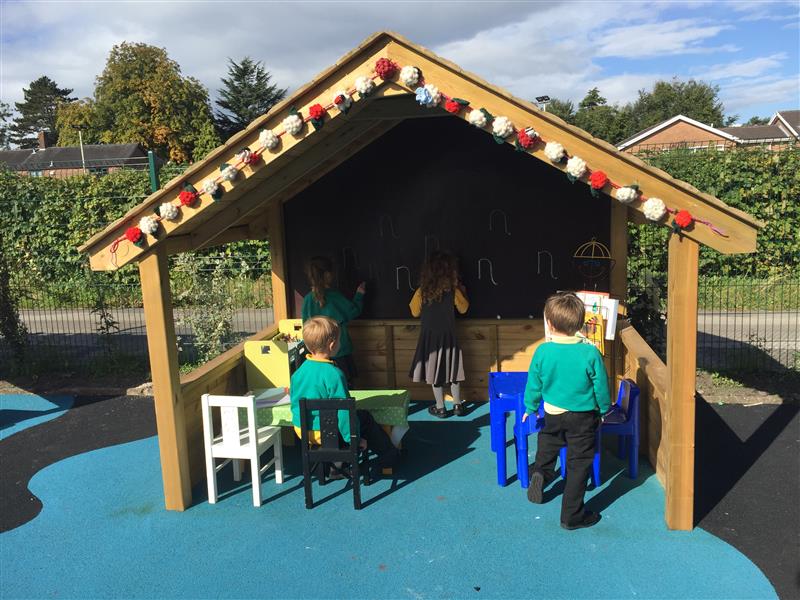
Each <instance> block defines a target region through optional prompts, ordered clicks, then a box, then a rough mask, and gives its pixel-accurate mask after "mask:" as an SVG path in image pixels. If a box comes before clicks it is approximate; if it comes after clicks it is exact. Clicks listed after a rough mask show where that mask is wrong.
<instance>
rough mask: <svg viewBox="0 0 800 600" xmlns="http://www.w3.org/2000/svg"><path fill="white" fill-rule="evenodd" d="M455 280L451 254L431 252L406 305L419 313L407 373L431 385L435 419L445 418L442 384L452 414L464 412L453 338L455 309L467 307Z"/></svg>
mask: <svg viewBox="0 0 800 600" xmlns="http://www.w3.org/2000/svg"><path fill="white" fill-rule="evenodd" d="M466 292H467V291H466V289H465V288H464V286H463V285H462V284H461V283H459V280H458V266H457V263H456V259H455V257H454V256H453V255H451V254H449V253H447V252H441V251H436V252H432V253H431V255H430V256H429V257H428V260H426V261H425V262H424V263H423V265H422V273H421V275H420V286H419V288H418V289H417V291H416V292H414V297H413V298H411V303H410V304H409V307H410V308H411V314H412V315H414V316H415V317H419V316H420V315H421V316H422V323H421V326H420V330H419V341H418V342H417V350H416V352H415V353H414V360H413V362H412V364H411V372H410V373H409V376H410V377H411V379H412V380H413V381H415V382H423V381H424V382H425V383H427V384H429V385H431V386H432V387H433V396H434V398H435V399H436V405H435V406H431V407H430V408H429V409H428V412H430V413H431V414H432V415H435V416H437V417H439V418H442V419H444V418H446V417H447V410H446V409H445V407H444V391H443V390H442V386H444V385H445V384H450V392H451V394H452V395H453V413H455V414H456V415H458V416H462V415H463V414H464V407H463V406H462V404H461V382H462V381H464V361H463V358H462V355H461V348H460V347H459V345H458V340H457V339H456V322H455V310H458V312H459V313H461V314H464V313H465V312H467V309H468V308H469V301H468V300H467V293H466Z"/></svg>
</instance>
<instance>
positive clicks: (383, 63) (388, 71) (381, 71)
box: [375, 58, 399, 81]
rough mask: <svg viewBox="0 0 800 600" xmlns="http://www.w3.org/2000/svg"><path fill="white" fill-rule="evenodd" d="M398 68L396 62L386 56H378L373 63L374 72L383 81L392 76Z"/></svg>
mask: <svg viewBox="0 0 800 600" xmlns="http://www.w3.org/2000/svg"><path fill="white" fill-rule="evenodd" d="M398 68H399V67H398V66H397V63H396V62H394V61H393V60H390V59H388V58H379V59H378V62H376V63H375V72H376V73H377V74H378V77H380V78H381V79H383V80H384V81H386V80H387V79H391V78H392V77H394V76H395V75H396V74H397V70H398Z"/></svg>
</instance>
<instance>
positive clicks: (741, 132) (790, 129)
mask: <svg viewBox="0 0 800 600" xmlns="http://www.w3.org/2000/svg"><path fill="white" fill-rule="evenodd" d="M798 131H800V110H784V111H779V112H777V113H775V115H774V116H773V117H772V119H770V122H769V124H768V125H743V126H739V127H715V126H713V125H706V124H705V123H701V122H699V121H696V120H694V119H691V118H689V117H687V116H684V115H675V116H674V117H672V118H671V119H667V120H666V121H663V122H662V123H659V124H658V125H654V126H652V127H648V128H647V129H645V130H643V131H640V132H639V133H637V134H635V135H632V136H631V137H629V138H628V139H626V140H623V141H622V142H620V143H619V144H618V145H617V148H618V149H619V150H624V151H626V152H632V153H637V152H643V151H653V150H656V151H657V150H670V149H673V148H689V149H693V150H709V149H716V150H725V149H727V148H732V147H738V146H746V145H753V144H758V145H759V146H763V145H768V146H769V147H770V148H771V149H779V148H784V147H786V145H788V144H790V143H793V142H796V141H797V140H798V139H800V136H799V135H798Z"/></svg>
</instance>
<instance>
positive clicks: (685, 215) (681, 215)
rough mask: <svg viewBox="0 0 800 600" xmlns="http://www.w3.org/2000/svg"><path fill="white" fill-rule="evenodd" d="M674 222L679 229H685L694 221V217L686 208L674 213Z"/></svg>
mask: <svg viewBox="0 0 800 600" xmlns="http://www.w3.org/2000/svg"><path fill="white" fill-rule="evenodd" d="M675 223H676V224H677V225H678V227H680V228H681V229H686V228H687V227H689V225H691V224H692V223H694V217H693V216H692V213H690V212H689V211H688V210H679V211H678V214H677V215H675Z"/></svg>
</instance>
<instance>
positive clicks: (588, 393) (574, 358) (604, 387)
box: [525, 336, 611, 415]
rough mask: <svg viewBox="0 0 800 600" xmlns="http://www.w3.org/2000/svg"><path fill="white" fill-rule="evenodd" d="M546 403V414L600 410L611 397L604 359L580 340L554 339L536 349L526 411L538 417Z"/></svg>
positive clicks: (608, 404)
mask: <svg viewBox="0 0 800 600" xmlns="http://www.w3.org/2000/svg"><path fill="white" fill-rule="evenodd" d="M542 400H544V403H545V412H550V413H554V414H558V413H561V412H565V411H572V412H582V411H590V410H598V409H599V410H600V413H601V414H604V413H606V412H608V409H609V408H610V407H611V398H610V395H609V392H608V376H607V374H606V368H605V365H604V364H603V356H602V354H600V351H599V350H598V349H597V348H595V347H594V346H593V345H592V344H586V343H582V340H581V339H580V338H577V337H560V336H559V337H554V338H553V341H552V342H545V343H544V344H542V345H541V346H539V347H538V348H537V349H536V352H534V354H533V358H532V359H531V366H530V369H528V383H527V385H526V386H525V412H526V413H527V414H529V415H532V414H534V413H535V412H536V411H537V410H538V409H539V404H540V402H541V401H542Z"/></svg>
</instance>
